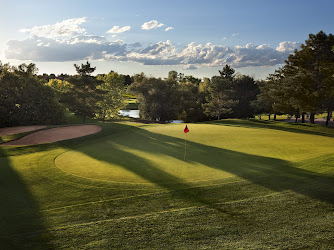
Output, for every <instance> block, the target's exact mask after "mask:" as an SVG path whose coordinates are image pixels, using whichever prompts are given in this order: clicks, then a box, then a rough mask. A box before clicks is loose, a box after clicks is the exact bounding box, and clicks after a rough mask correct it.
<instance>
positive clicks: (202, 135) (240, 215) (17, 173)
mask: <svg viewBox="0 0 334 250" xmlns="http://www.w3.org/2000/svg"><path fill="white" fill-rule="evenodd" d="M99 125H101V126H102V127H103V130H102V132H100V133H98V134H96V135H90V136H87V137H82V138H78V139H74V140H69V141H64V142H59V143H57V144H48V145H37V146H25V147H9V146H0V153H1V154H2V156H3V157H2V158H0V165H1V168H0V171H1V173H0V174H1V175H0V183H2V186H3V187H5V189H3V190H4V191H2V192H1V193H0V202H1V203H2V204H7V205H6V206H3V207H1V208H0V212H1V213H0V215H1V219H2V221H3V225H4V227H2V229H0V235H1V236H0V246H7V247H8V246H9V247H21V248H22V247H26V248H29V247H30V248H33V247H40V246H43V247H44V248H55V249H58V248H187V249H194V248H317V247H320V248H328V247H330V246H333V244H334V241H333V239H334V228H333V226H332V222H333V220H334V213H333V211H334V163H333V159H334V137H333V135H334V132H333V131H332V130H331V129H327V128H320V127H315V126H302V125H300V126H295V125H290V124H283V123H274V122H273V123H270V122H268V123H261V122H252V121H243V120H226V121H221V122H208V123H196V124H188V128H189V130H190V132H189V133H187V155H186V156H187V157H186V160H184V150H185V138H186V134H185V133H184V132H183V129H184V127H185V124H140V123H106V124H99ZM17 239H18V240H17Z"/></svg>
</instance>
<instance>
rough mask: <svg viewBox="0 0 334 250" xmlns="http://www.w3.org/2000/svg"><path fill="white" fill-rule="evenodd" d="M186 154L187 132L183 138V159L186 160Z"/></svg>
mask: <svg viewBox="0 0 334 250" xmlns="http://www.w3.org/2000/svg"><path fill="white" fill-rule="evenodd" d="M186 155H187V133H186V139H185V140H184V161H185V160H186Z"/></svg>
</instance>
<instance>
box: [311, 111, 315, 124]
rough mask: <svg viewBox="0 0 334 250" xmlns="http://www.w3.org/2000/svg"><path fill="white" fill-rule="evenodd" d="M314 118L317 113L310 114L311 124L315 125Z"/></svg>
mask: <svg viewBox="0 0 334 250" xmlns="http://www.w3.org/2000/svg"><path fill="white" fill-rule="evenodd" d="M314 116H315V113H314V112H311V114H310V122H311V123H312V124H314Z"/></svg>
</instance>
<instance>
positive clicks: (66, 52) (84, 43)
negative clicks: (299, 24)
mask: <svg viewBox="0 0 334 250" xmlns="http://www.w3.org/2000/svg"><path fill="white" fill-rule="evenodd" d="M84 22H86V18H77V19H69V20H65V21H63V22H60V23H56V24H55V25H45V26H39V27H33V28H31V29H25V30H22V32H27V33H29V35H30V37H29V38H27V39H25V40H22V41H18V40H11V41H8V42H7V44H6V50H5V56H6V58H7V59H16V60H32V61H36V62H38V61H41V62H62V61H77V60H88V59H89V60H108V61H121V62H136V63H140V64H144V65H161V66H163V65H166V66H167V65H168V66H172V65H177V66H181V67H183V68H184V69H196V68H198V67H219V66H224V65H225V64H229V65H231V66H232V67H235V68H242V67H250V66H274V65H278V64H283V63H284V60H285V59H287V57H288V56H289V54H290V53H293V51H294V50H295V49H297V48H298V47H299V46H300V44H298V43H296V42H289V41H284V42H281V43H280V44H279V45H278V46H277V47H276V48H272V47H271V46H269V45H267V44H261V45H254V44H247V45H244V46H234V47H228V46H225V45H219V44H218V45H215V44H211V43H206V44H197V43H195V42H191V43H189V44H187V45H186V46H184V47H182V48H180V47H179V46H177V45H175V44H173V43H172V42H171V41H170V40H167V41H165V42H164V41H160V42H158V43H154V44H150V45H147V46H143V45H142V44H140V43H134V44H128V43H124V42H123V41H121V40H118V41H113V42H111V41H108V40H107V39H106V38H105V37H102V36H91V35H87V34H86V31H85V29H83V28H82V27H80V25H81V24H82V23H84ZM162 26H164V24H162V23H159V22H158V21H156V20H152V21H150V22H147V23H144V24H143V25H142V29H144V30H149V29H154V28H159V27H162ZM128 30H130V26H124V27H119V26H114V27H113V28H112V29H111V30H109V31H107V32H108V33H116V34H117V33H122V32H125V31H128ZM165 30H170V27H168V28H166V29H165Z"/></svg>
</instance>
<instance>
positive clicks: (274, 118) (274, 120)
mask: <svg viewBox="0 0 334 250" xmlns="http://www.w3.org/2000/svg"><path fill="white" fill-rule="evenodd" d="M274 121H276V113H274Z"/></svg>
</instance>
